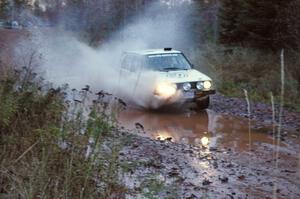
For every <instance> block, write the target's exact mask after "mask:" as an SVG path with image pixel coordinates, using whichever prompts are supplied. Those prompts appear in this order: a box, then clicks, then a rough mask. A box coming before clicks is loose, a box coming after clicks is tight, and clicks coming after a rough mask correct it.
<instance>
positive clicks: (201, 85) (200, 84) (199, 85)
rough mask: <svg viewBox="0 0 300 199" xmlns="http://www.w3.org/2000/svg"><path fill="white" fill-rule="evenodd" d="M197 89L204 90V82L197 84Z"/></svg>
mask: <svg viewBox="0 0 300 199" xmlns="http://www.w3.org/2000/svg"><path fill="white" fill-rule="evenodd" d="M196 88H197V89H198V90H202V89H203V88H204V86H203V82H197V84H196Z"/></svg>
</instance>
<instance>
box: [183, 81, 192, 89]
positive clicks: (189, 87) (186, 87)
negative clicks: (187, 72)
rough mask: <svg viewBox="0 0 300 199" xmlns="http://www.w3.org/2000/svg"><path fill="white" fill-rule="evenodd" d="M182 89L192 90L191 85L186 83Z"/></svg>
mask: <svg viewBox="0 0 300 199" xmlns="http://www.w3.org/2000/svg"><path fill="white" fill-rule="evenodd" d="M182 88H183V90H185V91H189V90H190V89H191V88H192V85H191V84H190V83H188V82H186V83H184V84H183V85H182Z"/></svg>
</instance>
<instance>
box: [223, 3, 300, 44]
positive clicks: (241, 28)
mask: <svg viewBox="0 0 300 199" xmlns="http://www.w3.org/2000/svg"><path fill="white" fill-rule="evenodd" d="M294 2H295V1H294V0H287V1H281V0H277V1H274V0H245V1H243V0H224V1H222V9H221V12H220V19H221V31H220V41H221V43H223V44H227V45H231V46H243V47H255V48H259V49H268V50H270V49H271V50H279V49H281V48H287V49H297V48H299V43H297V42H295V40H294V38H295V35H294V32H295V31H293V32H291V31H290V28H289V27H290V26H294V25H293V23H292V20H290V19H289V18H290V15H291V13H290V10H291V7H290V5H291V4H294ZM295 16H297V15H295ZM295 28H296V27H295ZM297 29H298V30H300V29H299V27H298V28H297ZM297 32H298V31H297Z"/></svg>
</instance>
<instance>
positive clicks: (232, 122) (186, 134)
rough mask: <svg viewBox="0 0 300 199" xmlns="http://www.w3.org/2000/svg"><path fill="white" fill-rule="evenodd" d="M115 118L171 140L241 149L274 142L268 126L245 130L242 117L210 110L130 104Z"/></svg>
mask: <svg viewBox="0 0 300 199" xmlns="http://www.w3.org/2000/svg"><path fill="white" fill-rule="evenodd" d="M119 122H120V124H121V126H124V127H125V128H126V129H128V130H130V131H133V132H136V133H139V134H143V135H145V136H150V137H151V138H154V139H161V140H165V139H169V140H170V138H171V140H172V141H175V142H180V143H189V144H193V145H202V146H203V145H204V146H207V147H219V146H222V147H226V148H231V149H232V150H242V151H243V150H249V149H254V148H256V146H258V145H262V144H265V145H269V146H272V145H273V144H274V140H273V138H272V135H271V134H272V129H271V128H270V129H259V130H257V129H253V128H250V130H249V123H248V120H247V119H246V118H236V117H231V116H228V115H222V114H218V113H215V112H214V111H212V110H206V111H202V112H194V111H190V110H176V111H172V112H157V111H155V112H152V111H146V110H142V109H137V108H131V109H128V110H126V111H123V112H122V113H121V114H120V116H119ZM250 126H252V125H250ZM281 146H282V147H283V148H285V146H286V144H284V143H281Z"/></svg>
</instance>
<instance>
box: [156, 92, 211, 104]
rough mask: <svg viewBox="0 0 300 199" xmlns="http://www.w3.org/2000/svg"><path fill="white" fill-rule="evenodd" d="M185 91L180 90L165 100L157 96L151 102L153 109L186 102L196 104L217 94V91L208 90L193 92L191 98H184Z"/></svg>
mask: <svg viewBox="0 0 300 199" xmlns="http://www.w3.org/2000/svg"><path fill="white" fill-rule="evenodd" d="M185 93H186V92H184V91H182V90H178V91H177V93H176V94H175V95H174V96H172V97H169V98H163V97H160V96H157V95H155V96H154V98H153V99H152V100H151V102H150V104H151V107H160V106H164V105H172V104H177V103H178V104H180V103H185V102H196V101H198V100H201V99H203V98H205V97H206V96H209V95H212V94H215V93H216V91H215V90H206V91H199V90H191V91H189V93H192V95H191V97H188V98H186V97H184V96H185Z"/></svg>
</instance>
